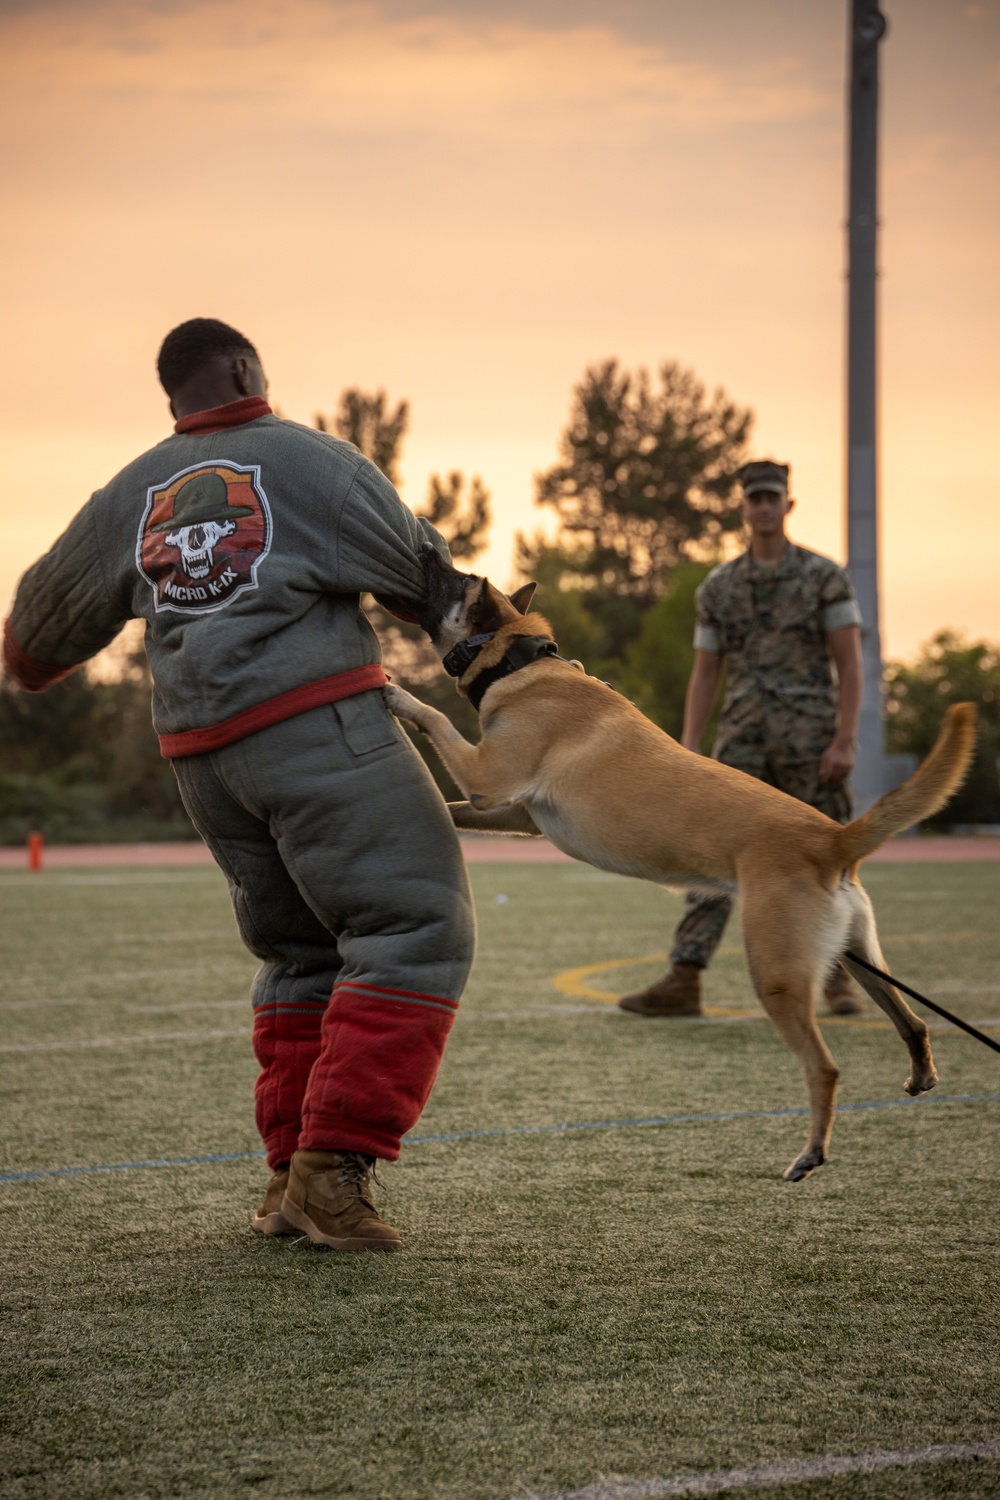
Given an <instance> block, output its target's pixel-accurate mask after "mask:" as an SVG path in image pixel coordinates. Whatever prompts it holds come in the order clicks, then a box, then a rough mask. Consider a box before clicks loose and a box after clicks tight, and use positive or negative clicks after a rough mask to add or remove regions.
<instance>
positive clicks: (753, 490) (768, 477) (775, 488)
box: [736, 458, 790, 496]
mask: <svg viewBox="0 0 1000 1500" xmlns="http://www.w3.org/2000/svg"><path fill="white" fill-rule="evenodd" d="M789 473H790V470H789V467H788V465H787V464H776V463H775V462H774V459H773V458H762V459H757V460H755V461H754V462H753V463H752V464H744V465H743V467H742V469H740V471H739V473H738V474H737V476H736V477H737V479H738V480H739V481H740V484H741V485H742V486H743V493H744V495H756V494H757V492H758V491H759V490H771V491H772V492H773V493H774V494H777V495H785V496H787V494H788V475H789Z"/></svg>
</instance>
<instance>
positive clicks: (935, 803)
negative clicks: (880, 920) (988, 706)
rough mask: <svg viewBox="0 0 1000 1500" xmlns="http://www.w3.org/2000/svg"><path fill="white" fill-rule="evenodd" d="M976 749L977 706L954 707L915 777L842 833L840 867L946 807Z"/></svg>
mask: <svg viewBox="0 0 1000 1500" xmlns="http://www.w3.org/2000/svg"><path fill="white" fill-rule="evenodd" d="M975 745H976V705H975V704H974V703H955V704H953V705H952V707H951V708H949V710H948V712H947V713H946V714H945V717H944V723H943V724H942V725H941V732H940V733H939V735H938V737H937V739H936V740H935V742H934V745H933V747H932V749H931V751H930V754H929V755H928V756H927V759H926V760H924V761H923V762H922V763H921V764H920V765H919V766H918V767H917V769H916V770H915V771H914V773H913V775H912V776H911V777H909V779H908V780H907V781H904V782H903V785H902V786H898V787H897V788H896V790H895V791H893V792H889V793H888V794H887V795H886V796H885V797H880V798H879V800H878V801H877V802H876V803H875V805H874V807H870V808H869V809H868V811H867V812H866V813H865V814H864V815H863V816H862V817H860V818H856V819H855V820H854V822H853V823H848V824H847V826H846V828H844V829H842V831H841V835H840V846H839V847H840V851H841V857H842V860H843V863H844V864H845V865H854V864H856V863H857V861H858V860H859V859H864V858H865V856H866V855H868V854H871V852H872V850H873V849H877V848H878V847H879V845H880V844H884V843H885V841H886V839H889V838H891V837H892V835H893V834H894V833H902V831H903V829H904V828H910V827H911V826H912V825H913V824H914V823H919V822H920V821H921V819H923V818H929V817H931V816H932V814H934V813H936V812H937V811H938V810H939V808H942V807H944V805H945V803H946V802H947V801H948V798H949V797H950V796H951V795H952V793H953V792H955V791H957V789H958V787H959V786H960V785H961V783H962V781H963V779H964V777H965V773H966V771H967V770H968V769H969V763H970V761H971V760H972V753H973V750H974V749H975Z"/></svg>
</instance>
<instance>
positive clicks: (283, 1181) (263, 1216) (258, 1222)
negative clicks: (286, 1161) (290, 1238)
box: [250, 1167, 295, 1234]
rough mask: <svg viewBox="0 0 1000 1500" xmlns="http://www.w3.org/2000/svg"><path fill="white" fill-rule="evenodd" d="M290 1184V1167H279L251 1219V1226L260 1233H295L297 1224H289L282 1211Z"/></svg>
mask: <svg viewBox="0 0 1000 1500" xmlns="http://www.w3.org/2000/svg"><path fill="white" fill-rule="evenodd" d="M287 1186H288V1168H287V1167H279V1168H278V1170H277V1171H276V1172H275V1173H274V1176H273V1177H272V1178H271V1181H270V1182H269V1183H268V1185H267V1192H266V1193H265V1194H264V1201H263V1203H262V1204H261V1205H260V1208H259V1209H258V1210H257V1212H256V1213H255V1214H254V1216H253V1218H252V1219H251V1220H250V1228H251V1229H256V1231H257V1233H258V1234H294V1233H295V1226H294V1225H292V1224H289V1222H288V1220H287V1219H286V1218H285V1216H284V1214H283V1213H282V1212H281V1200H282V1198H283V1197H284V1196H285V1189H286V1188H287Z"/></svg>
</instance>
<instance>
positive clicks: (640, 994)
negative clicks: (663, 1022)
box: [618, 964, 704, 1016]
mask: <svg viewBox="0 0 1000 1500" xmlns="http://www.w3.org/2000/svg"><path fill="white" fill-rule="evenodd" d="M618 1009H619V1010H629V1011H632V1012H633V1014H634V1015H637V1016H701V1015H704V1011H703V1010H702V1008H701V970H700V969H699V967H698V965H697V964H674V966H673V968H672V969H671V970H670V973H669V974H665V975H664V977H663V978H662V979H658V980H657V981H656V983H655V984H651V985H650V986H649V988H648V989H645V990H638V991H637V992H636V994H634V995H623V996H622V998H621V999H620V1000H619V1002H618Z"/></svg>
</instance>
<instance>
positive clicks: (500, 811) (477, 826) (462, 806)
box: [448, 802, 544, 839]
mask: <svg viewBox="0 0 1000 1500" xmlns="http://www.w3.org/2000/svg"><path fill="white" fill-rule="evenodd" d="M448 811H449V812H450V813H451V821H452V822H453V823H454V825H455V827H456V828H468V829H470V830H474V831H475V832H476V833H506V834H516V835H519V836H520V837H529V838H536V839H540V838H544V834H543V833H542V830H541V829H540V828H539V826H538V824H537V823H536V822H535V820H534V818H533V817H532V816H531V814H530V813H529V811H528V809H527V808H526V807H525V806H524V804H523V802H502V803H501V804H500V806H499V807H491V808H488V809H486V810H483V809H480V808H478V807H473V806H472V803H471V802H449V803H448Z"/></svg>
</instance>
